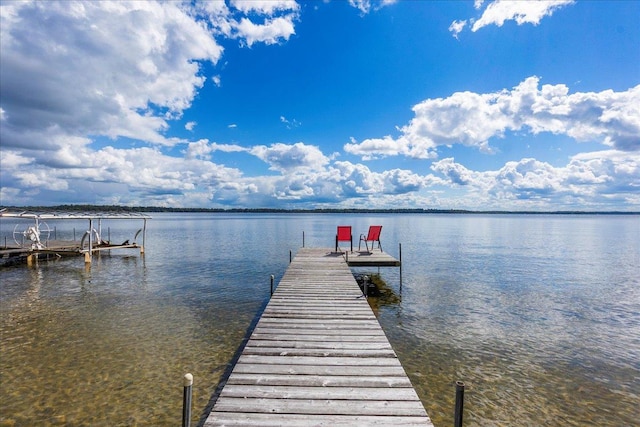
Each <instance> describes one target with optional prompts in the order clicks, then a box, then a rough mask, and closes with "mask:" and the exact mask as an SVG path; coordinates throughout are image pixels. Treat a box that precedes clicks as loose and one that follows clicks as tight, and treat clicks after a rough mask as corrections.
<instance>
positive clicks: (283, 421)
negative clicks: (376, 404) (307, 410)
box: [205, 412, 425, 427]
mask: <svg viewBox="0 0 640 427" xmlns="http://www.w3.org/2000/svg"><path fill="white" fill-rule="evenodd" d="M358 425H361V426H389V425H393V426H399V427H418V426H422V427H424V425H425V424H424V421H423V418H421V417H399V416H395V417H392V418H391V417H387V416H375V415H326V414H323V415H312V414H306V415H298V414H280V415H279V417H278V418H277V419H274V417H273V416H272V415H270V414H255V413H242V412H240V413H237V412H236V413H234V412H226V413H224V412H221V413H220V414H219V415H218V416H217V417H216V418H215V419H208V420H207V422H206V423H205V426H207V427H218V426H245V427H292V426H297V427H319V426H325V427H326V426H332V427H353V426H358Z"/></svg>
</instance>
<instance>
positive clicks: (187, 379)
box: [182, 374, 193, 427]
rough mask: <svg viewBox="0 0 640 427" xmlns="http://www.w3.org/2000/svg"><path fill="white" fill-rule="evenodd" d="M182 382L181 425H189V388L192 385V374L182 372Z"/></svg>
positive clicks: (183, 426) (188, 426) (184, 426)
mask: <svg viewBox="0 0 640 427" xmlns="http://www.w3.org/2000/svg"><path fill="white" fill-rule="evenodd" d="M182 384H183V386H184V393H183V395H182V427H191V388H192V387H193V375H191V374H184V377H183V380H182Z"/></svg>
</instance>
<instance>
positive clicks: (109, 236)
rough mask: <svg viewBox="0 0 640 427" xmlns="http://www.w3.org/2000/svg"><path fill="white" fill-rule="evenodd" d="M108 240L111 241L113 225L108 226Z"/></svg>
mask: <svg viewBox="0 0 640 427" xmlns="http://www.w3.org/2000/svg"><path fill="white" fill-rule="evenodd" d="M107 241H108V242H110V241H111V227H107Z"/></svg>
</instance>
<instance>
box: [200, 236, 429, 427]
mask: <svg viewBox="0 0 640 427" xmlns="http://www.w3.org/2000/svg"><path fill="white" fill-rule="evenodd" d="M241 425H243V426H321V425H332V426H363V425H393V426H398V425H400V426H433V424H432V423H431V420H430V419H429V417H428V415H427V412H426V411H425V409H424V407H423V406H422V403H421V402H420V400H419V398H418V396H417V394H416V392H415V390H414V389H413V387H412V385H411V382H410V381H409V379H408V377H407V375H406V373H405V371H404V369H403V368H402V366H401V365H400V362H399V361H398V358H397V356H396V354H395V352H394V351H393V349H392V348H391V344H389V341H388V340H387V338H386V336H385V334H384V332H383V331H382V328H381V327H380V325H379V323H378V321H377V320H376V318H375V316H374V314H373V312H372V311H371V308H370V307H369V304H368V303H367V301H366V299H365V298H363V296H362V293H361V291H360V288H359V287H358V285H357V283H356V281H355V279H354V277H353V275H352V273H351V271H350V270H349V267H348V266H347V264H346V262H345V259H344V258H343V256H342V255H341V254H335V253H332V252H331V250H330V249H305V248H303V249H301V250H300V251H299V252H298V254H297V255H296V257H295V258H294V259H293V261H292V262H291V264H290V265H289V268H288V269H287V271H286V273H285V275H284V277H283V278H282V280H281V281H280V283H279V285H278V287H277V289H276V291H275V292H274V294H273V296H272V297H271V300H270V301H269V303H268V305H267V306H266V308H265V311H264V313H263V314H262V317H261V318H260V320H259V321H258V323H257V325H256V328H255V329H254V331H253V333H252V335H251V337H250V338H249V341H248V342H247V345H246V347H245V348H244V351H243V352H242V355H241V356H240V358H239V359H238V361H237V363H236V365H235V366H234V368H233V371H232V372H231V375H230V376H229V378H228V380H227V382H226V384H225V386H224V388H223V389H222V391H221V392H220V395H219V396H218V398H217V400H216V402H215V405H214V407H213V409H212V411H211V413H210V414H209V416H208V418H207V420H206V422H205V424H204V426H205V427H214V426H241Z"/></svg>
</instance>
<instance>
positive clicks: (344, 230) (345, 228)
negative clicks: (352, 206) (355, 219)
mask: <svg viewBox="0 0 640 427" xmlns="http://www.w3.org/2000/svg"><path fill="white" fill-rule="evenodd" d="M337 236H338V241H340V242H343V241H345V240H351V226H350V225H339V226H338V234H337Z"/></svg>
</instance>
